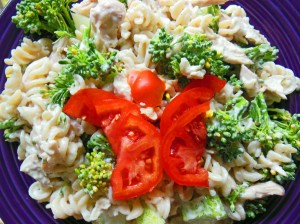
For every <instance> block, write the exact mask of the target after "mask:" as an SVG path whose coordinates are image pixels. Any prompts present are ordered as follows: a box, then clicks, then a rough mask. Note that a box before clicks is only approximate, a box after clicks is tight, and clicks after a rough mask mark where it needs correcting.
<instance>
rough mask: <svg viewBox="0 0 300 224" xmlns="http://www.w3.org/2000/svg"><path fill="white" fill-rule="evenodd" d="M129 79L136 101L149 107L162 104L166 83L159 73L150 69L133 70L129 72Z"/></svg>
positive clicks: (132, 94)
mask: <svg viewBox="0 0 300 224" xmlns="http://www.w3.org/2000/svg"><path fill="white" fill-rule="evenodd" d="M127 81H128V83H129V86H130V87H131V96H132V98H133V100H134V101H135V102H136V103H145V104H146V106H149V107H156V106H159V105H161V102H162V98H163V94H164V91H165V83H164V82H163V81H162V80H161V79H160V78H159V77H158V76H157V74H155V73H154V72H152V71H150V70H132V71H130V72H129V74H128V78H127Z"/></svg>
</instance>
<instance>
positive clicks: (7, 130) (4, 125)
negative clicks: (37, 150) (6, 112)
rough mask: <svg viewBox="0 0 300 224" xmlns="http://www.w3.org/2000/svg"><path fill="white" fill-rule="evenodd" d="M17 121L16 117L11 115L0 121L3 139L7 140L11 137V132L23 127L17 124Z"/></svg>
mask: <svg viewBox="0 0 300 224" xmlns="http://www.w3.org/2000/svg"><path fill="white" fill-rule="evenodd" d="M17 121H18V119H17V118H15V117H11V118H9V119H7V120H4V121H2V122H0V129H2V130H4V138H5V141H9V140H10V139H11V137H10V136H11V134H13V133H14V132H16V131H18V130H20V129H21V128H22V127H23V125H21V124H17Z"/></svg>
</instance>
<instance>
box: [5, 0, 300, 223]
mask: <svg viewBox="0 0 300 224" xmlns="http://www.w3.org/2000/svg"><path fill="white" fill-rule="evenodd" d="M225 2H227V1H226V0H223V1H222V0H216V1H205V0H197V1H192V0H142V1H139V0H128V1H123V0H108V1H104V0H99V1H96V0H83V1H81V2H79V3H72V2H71V1H69V0H53V1H50V0H41V1H36V0H22V1H21V2H20V3H19V4H18V5H17V14H16V15H15V16H14V17H13V18H12V21H13V22H14V23H15V24H16V26H17V27H18V28H21V29H22V30H23V31H24V32H25V37H24V38H23V40H22V43H21V44H20V46H18V47H17V48H16V49H13V50H12V51H11V57H10V58H7V59H5V64H6V65H7V68H6V70H5V75H6V77H7V82H6V84H5V88H4V90H3V92H2V93H1V97H0V110H1V114H0V128H1V129H4V138H5V140H6V141H9V142H19V145H18V149H17V153H18V158H19V159H20V160H22V161H23V162H22V164H21V167H20V170H21V171H22V172H25V173H27V174H28V175H29V176H31V177H32V178H33V179H34V180H35V182H34V183H33V184H32V185H31V186H30V188H29V195H30V197H31V198H33V199H34V200H37V201H38V202H40V203H46V208H47V209H51V211H52V213H53V216H54V218H56V219H65V218H68V217H70V216H73V217H75V218H76V219H84V220H85V221H88V222H93V223H124V224H125V223H133V224H134V223H136V224H146V223H158V224H160V223H176V224H178V223H202V222H204V223H206V222H207V223H231V222H233V221H242V220H245V219H246V218H248V219H253V218H255V217H257V216H259V215H260V214H262V213H264V212H265V211H266V208H267V204H268V200H269V199H270V198H271V197H272V196H273V195H277V196H283V195H284V193H285V189H284V187H283V184H284V183H286V182H287V181H292V180H294V179H295V172H296V169H297V166H296V163H297V161H298V159H299V152H300V151H299V150H300V136H299V133H300V121H299V115H298V114H291V113H290V112H289V111H287V110H284V109H283V108H280V107H279V106H278V105H280V104H278V103H280V102H281V101H283V100H286V99H287V96H288V95H289V94H291V93H293V92H295V91H299V90H300V79H299V78H298V77H296V76H295V75H294V73H293V71H292V70H290V69H288V68H285V67H283V66H281V65H278V64H276V63H275V60H276V59H277V54H278V49H277V48H276V47H275V46H271V44H270V43H269V41H268V40H267V39H266V38H265V37H264V36H263V35H262V34H261V33H260V32H259V31H258V30H256V29H255V28H254V27H253V26H252V25H251V24H250V20H249V18H248V17H247V15H246V12H245V10H244V9H243V8H242V7H240V6H237V5H234V4H231V5H229V6H227V7H223V6H221V4H223V3H225Z"/></svg>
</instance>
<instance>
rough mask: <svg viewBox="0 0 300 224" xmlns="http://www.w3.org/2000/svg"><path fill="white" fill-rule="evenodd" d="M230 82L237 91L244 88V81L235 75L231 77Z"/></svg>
mask: <svg viewBox="0 0 300 224" xmlns="http://www.w3.org/2000/svg"><path fill="white" fill-rule="evenodd" d="M228 83H229V84H231V85H232V86H233V87H234V90H235V92H237V91H239V90H240V89H242V88H243V85H244V84H243V82H242V81H241V80H240V79H239V78H238V77H237V76H236V75H235V74H233V75H231V76H230V77H229V80H228Z"/></svg>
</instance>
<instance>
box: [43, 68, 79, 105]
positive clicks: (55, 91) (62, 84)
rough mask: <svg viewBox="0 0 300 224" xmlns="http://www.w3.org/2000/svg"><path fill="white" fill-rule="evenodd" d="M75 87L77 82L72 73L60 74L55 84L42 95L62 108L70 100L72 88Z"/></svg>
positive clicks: (49, 86) (50, 85)
mask: <svg viewBox="0 0 300 224" xmlns="http://www.w3.org/2000/svg"><path fill="white" fill-rule="evenodd" d="M73 85H75V80H74V76H73V75H72V74H71V73H60V74H58V76H57V77H56V78H55V79H54V83H53V84H49V85H48V89H47V90H42V94H43V96H44V97H48V98H50V99H51V102H52V103H54V104H58V105H60V106H61V107H62V106H63V105H64V104H65V102H66V101H67V100H68V99H69V98H70V96H71V93H70V88H71V87H72V86H73Z"/></svg>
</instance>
